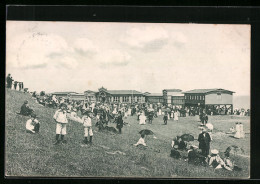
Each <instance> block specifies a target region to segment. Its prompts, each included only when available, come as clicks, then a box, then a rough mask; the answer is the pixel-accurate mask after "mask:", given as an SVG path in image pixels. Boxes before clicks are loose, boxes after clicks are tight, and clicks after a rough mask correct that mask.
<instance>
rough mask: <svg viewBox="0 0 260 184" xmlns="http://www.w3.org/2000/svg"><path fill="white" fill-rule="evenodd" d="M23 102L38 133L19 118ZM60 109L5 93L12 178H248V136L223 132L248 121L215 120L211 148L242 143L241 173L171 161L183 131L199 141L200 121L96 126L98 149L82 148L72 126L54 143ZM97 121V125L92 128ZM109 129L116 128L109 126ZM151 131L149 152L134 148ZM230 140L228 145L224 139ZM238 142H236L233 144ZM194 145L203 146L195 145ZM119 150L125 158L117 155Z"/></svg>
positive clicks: (80, 136)
mask: <svg viewBox="0 0 260 184" xmlns="http://www.w3.org/2000/svg"><path fill="white" fill-rule="evenodd" d="M24 100H28V101H29V104H30V106H31V107H32V108H33V109H34V110H35V112H36V114H37V115H38V117H39V118H38V119H39V121H40V122H41V128H40V133H39V134H35V135H33V134H28V133H26V132H25V122H26V120H27V119H28V117H24V116H20V115H17V114H16V113H15V112H17V111H19V109H20V106H21V105H22V104H23V102H24ZM54 111H55V109H51V108H46V107H43V106H41V105H39V104H37V103H35V101H34V100H33V99H32V98H31V96H30V95H29V94H24V93H21V92H18V91H12V90H7V91H6V126H5V128H6V149H5V151H6V175H8V176H60V177H62V176H63V177H65V176H67V177H69V176H79V177H91V176H98V177H152V178H153V177H162V178H169V177H170V178H171V177H173V178H177V177H178V178H179V177H185V178H186V177H192V178H197V177H206V178H209V177H218V178H225V177H228V178H230V177H239V178H241V177H243V178H247V177H248V176H249V158H248V157H247V155H249V153H250V147H249V146H250V145H249V138H250V137H249V135H247V137H246V139H241V140H235V139H232V138H227V137H225V135H224V134H223V131H225V129H226V128H227V127H230V126H233V125H234V122H235V121H237V120H238V119H239V121H241V122H243V123H244V124H245V130H246V131H249V127H250V126H249V118H248V117H233V116H216V117H210V120H211V121H212V123H213V124H214V126H215V127H216V132H215V136H213V143H212V148H214V147H215V148H218V149H219V150H220V151H221V152H223V151H224V150H225V148H226V147H227V146H228V145H230V144H234V143H235V144H237V145H242V146H243V148H244V150H245V155H246V156H245V157H234V159H235V160H236V163H237V164H238V165H239V166H240V167H242V168H243V171H242V172H236V171H234V172H227V171H225V170H214V169H212V168H209V167H202V166H194V165H189V164H188V163H187V162H185V161H184V160H175V159H173V158H171V157H169V154H170V149H171V148H170V143H171V140H172V138H173V137H175V136H176V135H177V134H181V133H192V134H193V135H195V137H197V135H198V133H199V130H198V129H197V125H198V122H197V120H198V119H197V118H198V117H187V118H180V120H179V122H173V121H169V125H167V126H163V125H162V117H159V118H157V119H155V120H154V122H153V124H152V125H144V126H140V125H138V122H137V121H136V116H133V117H129V118H127V119H125V120H124V121H125V122H127V123H129V125H130V126H124V128H123V134H121V135H119V134H109V133H102V132H97V130H96V127H94V128H93V129H94V138H93V143H94V144H93V146H91V147H89V146H83V145H82V144H81V141H82V140H83V126H82V125H81V124H79V123H77V122H70V123H69V125H68V127H67V133H68V135H67V136H66V139H67V141H68V143H67V144H60V145H53V142H54V141H55V125H56V124H55V122H54V121H53V119H52V117H53V114H54ZM94 124H95V121H94V122H93V125H94ZM109 126H114V125H113V124H110V125H109ZM145 128H148V129H151V130H152V131H153V132H155V135H156V137H157V139H154V138H153V137H152V136H148V137H147V139H146V141H147V144H148V146H149V148H148V149H144V150H143V149H139V148H136V147H134V146H132V144H134V143H136V141H137V140H138V139H139V136H140V135H139V134H138V132H139V131H140V130H141V129H145ZM223 140H225V141H223ZM234 141H236V142H234ZM194 144H198V143H197V142H196V141H194ZM115 151H120V152H121V153H122V154H113V153H114V152H115Z"/></svg>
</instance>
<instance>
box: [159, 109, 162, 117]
mask: <svg viewBox="0 0 260 184" xmlns="http://www.w3.org/2000/svg"><path fill="white" fill-rule="evenodd" d="M158 114H159V116H160V115H162V109H161V108H160V109H159V113H158Z"/></svg>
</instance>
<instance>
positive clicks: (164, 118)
mask: <svg viewBox="0 0 260 184" xmlns="http://www.w3.org/2000/svg"><path fill="white" fill-rule="evenodd" d="M167 120H168V115H167V112H165V113H164V116H163V122H164V124H165V125H167Z"/></svg>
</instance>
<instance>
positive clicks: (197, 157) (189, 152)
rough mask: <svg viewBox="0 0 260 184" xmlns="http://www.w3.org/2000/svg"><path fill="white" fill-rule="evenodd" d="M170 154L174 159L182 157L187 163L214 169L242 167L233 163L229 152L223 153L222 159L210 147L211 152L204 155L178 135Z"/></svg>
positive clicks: (237, 169)
mask: <svg viewBox="0 0 260 184" xmlns="http://www.w3.org/2000/svg"><path fill="white" fill-rule="evenodd" d="M170 156H171V157H172V158H175V159H184V161H188V163H189V164H194V165H201V166H209V167H213V168H214V169H221V168H224V169H226V170H228V171H241V170H242V169H241V168H240V167H238V166H237V165H235V164H234V162H232V161H231V159H230V157H229V156H230V152H228V151H226V152H225V153H224V156H225V157H224V159H222V158H221V157H220V155H219V151H218V150H217V149H212V150H211V154H210V155H208V156H207V157H205V156H204V155H202V151H201V149H199V148H198V147H197V146H195V145H189V144H187V142H186V141H183V140H181V138H180V137H179V136H177V137H176V138H175V141H173V143H172V149H171V154H170Z"/></svg>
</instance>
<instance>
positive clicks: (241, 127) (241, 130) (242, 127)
mask: <svg viewBox="0 0 260 184" xmlns="http://www.w3.org/2000/svg"><path fill="white" fill-rule="evenodd" d="M239 129H240V137H241V138H245V132H244V125H243V124H242V123H239Z"/></svg>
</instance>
